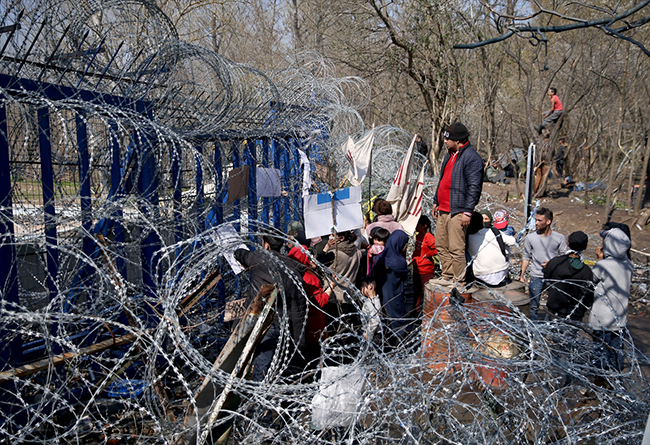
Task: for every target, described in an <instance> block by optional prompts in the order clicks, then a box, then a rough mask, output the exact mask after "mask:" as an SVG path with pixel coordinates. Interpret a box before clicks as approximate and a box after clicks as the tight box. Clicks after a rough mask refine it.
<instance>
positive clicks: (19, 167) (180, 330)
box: [0, 0, 649, 444]
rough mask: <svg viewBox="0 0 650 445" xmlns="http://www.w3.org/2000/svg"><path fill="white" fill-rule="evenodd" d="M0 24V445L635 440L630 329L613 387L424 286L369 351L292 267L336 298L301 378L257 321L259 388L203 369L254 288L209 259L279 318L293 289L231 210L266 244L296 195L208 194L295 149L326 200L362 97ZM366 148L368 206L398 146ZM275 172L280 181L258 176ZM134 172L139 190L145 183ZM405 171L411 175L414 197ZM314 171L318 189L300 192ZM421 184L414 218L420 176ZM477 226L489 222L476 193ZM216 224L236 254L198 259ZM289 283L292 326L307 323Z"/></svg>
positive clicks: (283, 344)
mask: <svg viewBox="0 0 650 445" xmlns="http://www.w3.org/2000/svg"><path fill="white" fill-rule="evenodd" d="M21 11H22V15H21ZM0 17H1V18H2V23H0V25H2V26H8V27H11V26H12V25H15V24H18V23H19V24H20V28H19V29H15V30H14V31H11V30H7V31H6V32H4V33H3V34H2V35H0V37H2V36H4V39H2V38H0V45H5V43H7V44H6V47H5V49H4V50H3V52H2V53H1V54H0V72H1V73H2V74H3V75H4V76H6V78H8V79H9V80H7V81H6V82H5V83H3V84H2V86H1V87H0V96H1V97H2V101H3V102H2V105H3V109H4V110H6V119H4V121H0V124H2V125H3V126H6V140H7V145H8V147H9V165H10V170H9V172H10V176H11V178H10V187H11V192H10V196H11V208H10V209H9V208H7V207H4V208H3V209H2V212H0V213H1V215H2V225H3V227H4V228H5V230H4V232H3V236H2V240H1V243H0V248H2V249H4V250H2V252H7V250H6V249H9V250H10V251H12V252H14V253H13V255H14V256H15V258H16V262H15V263H14V264H11V267H10V269H12V272H11V273H7V277H8V278H7V279H6V280H4V281H2V282H0V291H1V292H2V295H3V299H2V303H1V305H0V332H1V333H2V337H3V347H2V348H0V352H2V360H3V361H2V364H1V365H0V366H1V368H0V405H1V407H2V412H3V418H2V419H0V442H3V443H12V444H18V443H139V444H147V443H152V444H153V443H170V444H177V443H187V442H192V437H193V436H194V437H202V435H203V434H204V433H205V432H206V431H207V430H210V431H221V430H219V428H222V430H223V431H225V430H228V429H230V438H229V442H228V443H238V442H242V443H288V442H291V443H324V444H329V443H331V444H334V443H342V442H345V443H463V444H466V443H541V442H558V443H560V442H563V443H574V442H585V443H588V442H595V443H620V442H630V443H633V442H638V441H639V440H640V437H641V435H642V431H643V426H644V424H645V420H646V413H647V412H648V409H649V407H648V395H647V388H648V382H647V379H646V378H645V377H644V374H643V372H642V368H643V367H647V366H648V361H647V358H646V357H645V356H644V355H643V354H641V353H640V352H639V351H638V350H637V349H636V348H635V346H634V343H633V342H632V341H631V338H630V336H629V335H628V333H627V331H624V338H625V363H626V366H625V368H624V370H623V371H620V372H618V371H613V370H611V369H601V368H600V367H599V366H597V357H598V355H597V352H596V351H594V346H593V339H592V331H591V330H590V328H589V327H588V326H586V325H582V324H579V323H576V324H569V323H566V322H564V321H562V320H554V321H549V322H531V321H530V320H528V318H527V317H525V316H524V315H523V314H522V313H521V311H520V309H519V308H518V307H517V306H515V305H514V304H513V303H512V302H510V301H509V300H507V299H504V297H503V295H501V294H499V293H493V298H494V300H493V301H488V302H482V303H470V302H466V303H465V304H460V303H458V302H454V301H451V300H443V301H441V302H439V303H440V304H437V305H436V304H434V302H435V299H434V297H435V295H438V296H440V295H442V293H441V292H439V290H438V291H436V289H434V288H429V289H428V292H429V294H428V299H427V302H426V304H425V308H424V314H423V316H422V317H421V318H418V319H413V320H409V323H410V325H409V329H408V335H406V336H405V337H403V338H401V339H400V340H399V341H397V340H396V335H395V333H392V332H390V329H389V328H388V323H387V322H388V321H389V320H384V322H383V323H382V324H381V328H380V329H381V331H380V335H379V336H378V339H377V340H376V341H375V340H373V339H372V338H370V339H367V338H365V337H364V335H363V334H364V331H365V330H364V327H365V325H366V323H367V322H368V321H367V320H366V319H365V318H364V317H363V313H362V310H361V307H362V305H363V302H364V299H365V297H364V296H362V295H361V293H360V291H359V290H358V289H357V288H356V287H354V285H353V283H350V282H348V281H347V280H345V279H344V278H342V277H341V276H340V275H337V274H335V273H334V271H333V270H332V269H331V268H330V267H328V266H326V265H325V264H322V263H321V262H319V261H318V260H317V259H316V258H315V257H314V256H313V255H311V254H310V259H311V260H312V262H313V263H314V265H315V267H314V271H315V273H316V274H317V275H318V276H319V277H320V278H321V279H322V280H323V281H324V282H327V281H329V282H331V283H332V285H336V286H340V287H341V288H344V289H345V290H346V294H347V296H348V299H349V311H348V313H347V314H345V316H341V317H339V316H334V317H331V314H329V313H328V316H330V317H331V318H330V319H329V321H328V324H327V335H323V336H322V337H321V338H320V341H319V342H318V348H320V351H321V352H320V354H319V355H318V358H317V359H315V362H314V363H311V366H307V367H306V369H304V368H302V367H298V368H297V367H296V366H295V361H296V354H297V353H296V348H295V344H294V338H293V337H292V335H291V330H290V328H289V318H288V317H286V316H277V319H278V326H279V331H280V340H279V343H278V344H279V346H278V348H277V349H276V350H275V352H274V358H273V360H272V363H271V367H270V372H269V373H268V374H267V376H266V378H265V379H264V380H263V381H262V382H254V381H252V380H249V379H248V378H244V377H243V375H246V374H247V373H246V372H244V373H243V375H239V376H233V375H232V374H231V373H230V372H228V371H226V370H224V369H222V368H220V367H218V366H214V362H215V360H217V359H218V358H219V356H220V355H221V354H222V353H224V352H223V351H224V350H225V351H226V352H227V351H228V349H227V348H228V346H227V344H228V339H229V338H230V336H231V334H232V332H233V331H234V330H235V329H236V326H237V325H238V318H236V316H235V318H233V319H229V318H230V317H233V313H234V312H236V311H235V310H234V309H233V308H235V307H237V306H236V305H235V302H238V301H239V302H240V300H242V299H243V298H245V297H246V296H250V294H251V291H252V289H251V288H252V283H251V281H250V278H249V276H248V273H247V272H243V273H241V274H238V275H236V274H235V273H234V271H233V270H232V268H231V265H230V264H229V263H228V261H227V260H226V254H228V253H230V252H231V251H232V249H233V248H234V247H235V246H237V245H239V243H243V244H244V245H246V246H247V247H248V248H249V249H251V250H254V252H255V253H256V255H260V256H261V257H262V258H264V261H265V264H266V265H267V267H268V268H269V271H270V273H271V274H272V276H273V277H274V278H275V279H274V281H275V287H276V290H277V295H278V297H277V298H278V303H277V306H276V307H277V308H278V309H279V313H284V314H286V313H287V311H286V305H287V300H286V289H284V288H283V287H282V285H281V283H282V279H281V278H282V277H283V276H285V275H286V274H287V273H289V271H288V270H287V267H286V265H285V263H283V262H282V261H279V260H278V259H277V257H276V256H273V255H270V254H268V252H266V251H264V249H263V248H262V245H261V242H260V239H259V238H260V236H261V235H262V234H267V235H268V234H269V233H272V234H273V235H274V236H276V237H280V238H281V239H282V240H283V241H284V242H286V243H289V245H293V246H295V245H296V241H295V240H294V239H293V238H290V237H288V236H287V235H285V234H283V233H282V232H280V231H279V230H278V229H275V228H273V227H271V226H270V225H268V224H265V223H264V222H262V221H261V218H260V219H259V220H256V219H254V217H253V214H252V213H251V212H252V209H255V210H256V211H257V212H258V213H262V212H263V211H265V210H267V211H268V210H269V209H271V213H272V214H273V216H274V217H281V221H280V222H281V224H280V225H283V224H285V223H286V222H288V221H289V219H291V218H292V217H294V216H296V213H297V210H298V209H296V208H295V207H296V206H295V202H296V200H299V199H300V197H301V189H302V175H300V174H285V175H283V178H282V184H281V185H282V190H283V191H284V192H285V194H286V195H287V196H281V197H277V198H264V199H261V200H259V201H258V202H257V203H256V204H257V206H252V205H251V203H248V202H247V200H248V198H246V197H244V198H242V203H238V202H232V203H228V202H227V200H226V199H224V198H225V197H226V194H227V193H228V191H229V190H228V187H227V182H228V176H227V175H228V173H229V172H230V171H232V169H233V168H234V167H236V166H238V165H244V164H246V162H247V160H246V159H244V157H245V156H247V154H246V153H247V151H248V153H250V154H251V155H252V154H254V155H255V162H256V164H257V165H266V166H274V167H277V168H285V167H286V166H287V165H288V164H290V163H292V162H298V157H297V154H296V153H295V151H294V148H300V149H304V150H305V151H307V152H308V153H309V155H310V161H311V168H312V172H313V173H312V177H313V178H314V179H315V180H316V181H315V183H316V186H315V187H314V189H316V188H318V189H319V190H320V191H326V190H328V189H329V188H332V187H335V186H336V185H338V184H340V182H341V181H342V179H343V178H344V176H345V174H346V172H347V169H348V163H347V161H346V160H345V157H344V153H343V152H342V151H341V150H340V147H341V145H342V144H343V143H344V142H345V140H346V139H347V137H348V135H353V136H354V137H355V139H357V138H359V137H361V136H362V135H363V134H365V132H366V131H368V129H367V128H366V127H365V125H364V123H363V120H362V119H361V116H360V114H359V112H360V110H361V109H362V108H363V107H364V106H365V105H367V103H368V101H369V98H370V91H369V87H368V84H367V83H366V82H365V81H363V80H362V79H359V78H355V77H342V78H341V77H337V75H336V71H335V69H334V66H333V65H332V64H331V63H330V62H329V61H327V60H325V59H323V58H322V57H321V56H320V55H318V54H316V53H313V52H304V53H299V54H296V55H295V56H294V58H293V59H292V60H291V61H288V62H287V61H283V63H282V64H279V66H281V68H278V69H276V70H269V71H263V70H259V69H256V68H254V67H248V66H244V65H241V64H236V63H234V62H232V61H229V60H227V59H226V58H224V57H222V56H221V55H219V54H216V53H214V52H212V51H209V50H207V49H205V48H201V47H198V46H195V45H192V44H188V43H185V42H181V41H179V40H178V39H177V33H176V31H175V30H174V27H173V25H172V22H171V21H170V20H169V19H168V18H167V17H166V16H165V15H164V14H163V13H162V11H161V10H160V9H159V8H158V7H157V6H156V4H155V3H154V2H148V1H134V0H116V1H98V2H82V3H79V4H76V3H72V2H64V1H61V2H48V1H42V2H20V1H12V2H10V3H8V4H7V5H6V7H5V8H4V9H3V10H2V12H1V15H0ZM19 17H20V19H18V18H19ZM17 79H21V82H22V81H25V80H29V81H33V82H35V83H33V84H32V83H27V82H22V83H21V82H17ZM3 82H4V80H3ZM52 88H54V89H55V93H56V94H52ZM88 92H92V93H93V94H87V93H88ZM55 96H56V97H55ZM116 98H118V99H120V100H116ZM127 99H128V100H127ZM138 101H140V102H138ZM140 105H142V106H140ZM43 110H47V114H46V115H44V114H43V113H44V111H43ZM44 116H46V117H47V122H48V125H44V123H43V119H44ZM82 129H85V130H82ZM83 131H85V135H86V136H85V140H86V142H84V143H82V142H80V139H84V138H83V137H82V136H83V134H84V133H83ZM374 131H375V149H374V152H373V164H372V165H373V169H372V174H371V176H370V178H369V181H372V185H369V189H366V191H364V194H365V195H366V196H365V197H368V198H369V197H372V196H374V195H383V194H385V193H386V192H387V191H388V189H389V187H390V183H391V182H392V180H393V179H394V175H395V172H396V171H397V169H398V167H399V164H400V162H401V160H402V158H403V154H404V153H405V151H406V148H407V147H408V145H409V144H410V142H411V135H410V134H408V133H407V132H406V131H404V130H401V129H397V128H394V127H391V126H377V127H375V128H374ZM256 140H260V141H261V143H258V142H257V141H256ZM267 140H268V141H270V140H273V141H276V142H277V143H278V147H279V148H278V149H277V151H276V152H275V153H270V152H269V151H268V150H267V149H266V148H265V147H268V145H265V143H266V142H263V141H267ZM243 141H246V142H245V143H244V142H243ZM46 142H47V143H49V145H50V146H51V156H50V158H51V167H50V168H49V170H48V169H47V168H46V167H43V165H44V163H46V162H47V163H49V162H50V160H48V159H46V158H47V156H45V152H44V151H43V147H44V146H45V145H47V144H46ZM83 144H85V145H86V146H87V160H86V161H81V160H80V157H81V155H80V153H81V152H82V150H81V146H82V145H83ZM277 153H279V154H281V155H282V156H285V155H286V158H285V159H283V160H282V161H281V162H280V163H276V162H275V161H274V160H273V159H269V158H271V157H273V156H274V155H275V154H277ZM115 159H117V162H116V161H115ZM147 162H150V163H151V164H153V165H154V166H155V171H156V174H155V178H150V179H151V181H150V182H149V183H148V184H145V183H144V182H143V177H144V173H146V172H147V171H148V170H147V168H148V167H147ZM424 162H425V159H424V157H423V156H421V155H419V154H416V160H415V165H414V168H413V175H414V176H415V175H416V174H417V173H418V172H419V170H420V168H421V167H422V165H423V164H424ZM317 164H322V165H325V166H326V167H327V168H329V169H332V171H333V173H334V176H335V178H334V180H332V181H325V180H322V179H323V177H321V180H317V179H318V175H319V174H318V173H317ZM82 165H86V166H87V169H88V171H87V172H86V173H85V176H84V174H82V173H81V172H80V167H81V166H82ZM48 171H49V172H51V176H52V178H51V182H50V181H48V179H47V178H46V177H45V175H44V172H48ZM296 171H299V170H296ZM327 174H328V173H327ZM327 174H325V175H324V176H327ZM115 175H116V176H115ZM115 177H117V180H115ZM325 179H327V178H325ZM425 181H426V184H425V199H424V210H423V211H424V213H429V211H430V205H431V204H430V203H431V198H432V195H433V193H434V192H435V178H434V177H432V176H431V175H427V176H426V179H425ZM50 183H51V185H49V184H50ZM86 186H87V187H88V188H87V189H84V187H86ZM50 187H51V190H48V188H50ZM365 187H366V186H365V183H364V188H365ZM323 189H324V190H323ZM84 190H86V191H84ZM48 191H49V192H50V193H49V195H47V196H46V194H47V193H48ZM312 191H314V190H312ZM364 200H365V198H364ZM243 203H246V204H248V206H247V207H244V205H243ZM50 206H51V208H50ZM481 206H483V207H486V208H490V209H495V208H496V207H501V205H499V204H498V202H497V200H496V198H494V197H491V196H487V195H484V197H483V198H482V202H481ZM506 208H507V210H509V212H510V215H511V219H512V220H513V221H514V225H523V224H524V223H525V221H524V218H523V216H521V215H519V214H518V213H517V212H516V211H515V210H516V209H514V208H512V207H506ZM215 214H218V215H220V217H221V219H222V220H226V222H225V223H222V222H221V221H219V218H218V217H217V216H215ZM297 219H300V215H299V214H298V215H297ZM226 225H232V226H233V227H234V228H235V229H236V230H237V231H238V232H239V233H240V235H241V239H240V240H232V242H230V241H228V242H224V241H223V240H221V241H218V239H219V238H218V237H217V233H219V232H220V231H221V230H222V229H224V227H225V226H226ZM9 227H11V228H12V229H11V230H9V229H8V228H9ZM53 229H55V230H54V232H53V231H52V230H53ZM147 249H153V250H154V251H153V252H152V253H151V254H150V255H148V254H144V253H143V252H145V251H148V250H147ZM516 254H517V252H514V253H513V256H516ZM55 259H56V261H55ZM54 265H56V268H53V266H54ZM516 267H517V266H514V268H515V269H516ZM636 270H637V271H642V272H643V273H644V274H645V275H640V274H637V275H638V276H637V275H635V283H634V285H633V286H634V287H633V292H634V295H635V296H636V297H635V298H638V299H641V298H647V289H646V290H642V286H641V285H642V284H643V282H644V281H643V278H642V277H647V273H648V271H647V266H642V265H637V269H636ZM12 273H13V275H12ZM290 276H291V277H292V280H293V282H294V283H295V284H297V285H298V286H297V288H298V289H300V292H301V297H302V298H304V299H305V300H306V301H309V311H311V312H312V313H317V312H322V309H321V308H320V307H319V306H318V305H316V304H314V303H313V302H312V301H311V300H309V299H308V296H307V295H306V292H305V291H304V288H303V287H302V284H301V282H300V277H297V276H294V275H290ZM14 290H15V291H16V292H17V294H18V298H16V299H12V298H10V297H11V295H12V292H14ZM436 292H437V294H436ZM282 308H284V311H282V310H280V309H282ZM299 321H300V322H301V323H298V324H301V325H302V328H303V330H305V331H306V330H307V326H308V320H307V318H305V319H304V320H299ZM303 334H305V333H303ZM312 347H315V346H313V345H312ZM17 351H20V356H21V357H20V358H19V357H17V356H13V355H12V354H14V353H17ZM334 371H336V372H334ZM327 376H330V377H327ZM328 378H329V379H330V380H329V382H330V383H327V382H328V380H327V379H328ZM202 385H204V386H205V387H208V388H214V390H213V393H214V395H215V397H216V396H218V395H219V393H225V390H224V388H228V394H232V398H231V399H228V401H229V403H227V404H222V405H220V409H217V403H216V402H214V403H211V402H210V401H208V403H207V404H206V402H205V400H203V399H201V398H199V397H198V396H197V394H198V391H199V389H200V388H201V387H202ZM336 391H339V392H340V394H339V395H338V396H337V395H336ZM332 394H335V395H332ZM341 394H342V395H341ZM217 411H218V414H219V415H218V416H215V417H214V419H212V421H211V422H208V417H209V416H210V415H211V414H212V413H213V412H217ZM201 413H205V417H201V416H202V414H201ZM197 418H198V419H197ZM192 419H194V420H192ZM197 420H198V422H197ZM207 425H209V427H208V426H207ZM213 439H214V440H215V441H216V437H214V438H213Z"/></svg>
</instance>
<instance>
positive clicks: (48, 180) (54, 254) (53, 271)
mask: <svg viewBox="0 0 650 445" xmlns="http://www.w3.org/2000/svg"><path fill="white" fill-rule="evenodd" d="M38 130H39V133H38V144H39V148H40V154H41V181H42V184H43V211H44V219H45V249H46V262H47V288H48V290H49V293H50V301H51V300H53V299H54V298H56V295H57V283H56V279H57V275H58V269H59V251H58V249H57V238H56V219H55V216H56V214H55V209H54V173H53V170H52V145H51V143H50V111H49V109H47V108H39V109H38Z"/></svg>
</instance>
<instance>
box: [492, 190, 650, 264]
mask: <svg viewBox="0 0 650 445" xmlns="http://www.w3.org/2000/svg"><path fill="white" fill-rule="evenodd" d="M547 189H548V193H547V196H546V197H544V198H540V199H539V201H540V204H541V205H542V206H545V207H548V208H549V209H551V210H552V211H553V214H554V226H553V229H554V230H556V231H558V232H560V233H562V234H563V235H569V234H570V233H571V232H575V231H576V230H581V231H583V232H585V233H586V234H587V235H589V240H590V243H589V245H588V247H587V250H586V252H585V258H587V259H595V258H596V247H598V246H599V245H600V237H599V233H600V230H601V229H602V226H603V224H604V223H605V222H607V212H606V210H605V207H604V206H603V205H596V204H592V203H587V204H585V193H584V192H574V191H569V190H566V189H562V188H561V187H560V183H559V182H558V181H554V180H552V179H551V180H549V183H548V187H547ZM523 190H524V184H523V183H522V182H520V183H519V191H520V193H523ZM483 193H484V195H489V197H488V198H487V199H488V202H489V203H490V208H491V209H496V208H498V207H499V204H501V205H503V206H504V207H505V208H508V209H513V212H512V213H514V215H513V216H514V218H511V224H512V225H513V227H514V228H515V229H516V230H519V229H521V226H522V224H523V218H524V215H523V205H524V200H523V198H518V197H517V186H516V184H515V183H514V182H513V183H511V184H508V185H505V186H502V185H497V184H492V183H485V184H484V185H483ZM597 193H599V192H597ZM590 195H593V194H590ZM506 196H508V199H507V202H506ZM592 198H593V197H592ZM533 203H534V201H533ZM636 219H637V217H635V216H631V215H628V214H627V212H626V211H625V210H615V211H614V213H613V214H612V218H611V221H614V222H622V223H625V224H627V225H629V226H630V231H631V232H632V248H633V249H635V250H638V251H642V252H645V253H647V255H642V254H638V253H634V252H633V256H632V261H634V263H635V264H642V265H644V266H645V267H648V265H649V264H650V225H648V226H645V227H641V226H637V225H635V224H634V222H635V221H636Z"/></svg>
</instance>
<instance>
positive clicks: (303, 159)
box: [298, 150, 311, 197]
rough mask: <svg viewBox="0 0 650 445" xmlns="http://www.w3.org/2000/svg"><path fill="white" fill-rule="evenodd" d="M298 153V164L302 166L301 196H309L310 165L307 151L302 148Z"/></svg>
mask: <svg viewBox="0 0 650 445" xmlns="http://www.w3.org/2000/svg"><path fill="white" fill-rule="evenodd" d="M298 153H299V154H300V165H301V166H302V196H303V197H305V196H309V189H310V188H311V176H310V172H311V171H310V166H309V158H308V157H307V153H305V152H304V151H302V150H298Z"/></svg>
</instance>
